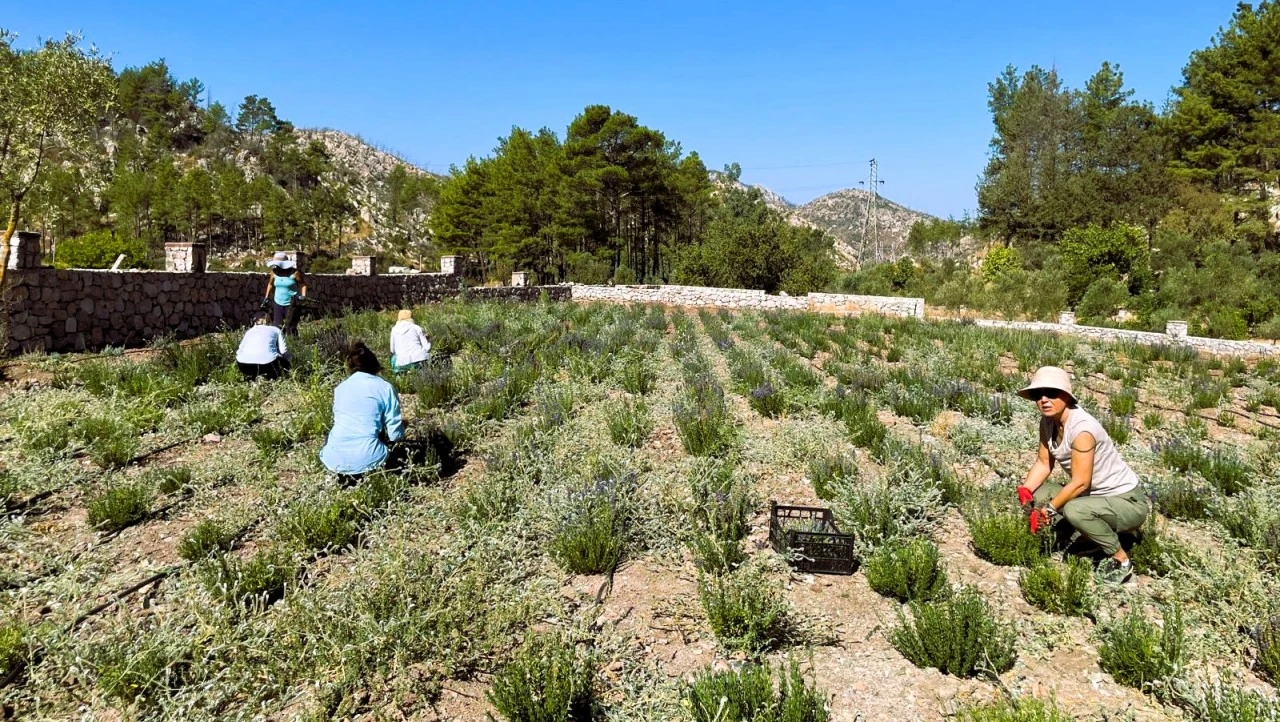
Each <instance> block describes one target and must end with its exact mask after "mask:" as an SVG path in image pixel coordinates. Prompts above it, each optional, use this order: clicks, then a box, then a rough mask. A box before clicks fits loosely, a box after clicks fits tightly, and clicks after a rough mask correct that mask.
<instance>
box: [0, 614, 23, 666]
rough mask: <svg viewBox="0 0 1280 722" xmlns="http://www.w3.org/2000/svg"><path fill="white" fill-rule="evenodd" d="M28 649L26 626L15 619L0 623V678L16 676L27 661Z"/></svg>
mask: <svg viewBox="0 0 1280 722" xmlns="http://www.w3.org/2000/svg"><path fill="white" fill-rule="evenodd" d="M28 651H29V649H28V643H27V630H26V627H24V626H23V625H22V624H21V623H19V622H17V621H16V620H15V621H9V622H5V623H4V624H2V625H0V679H8V678H10V677H13V676H16V675H17V670H18V668H19V667H22V666H24V665H26V663H27V654H28Z"/></svg>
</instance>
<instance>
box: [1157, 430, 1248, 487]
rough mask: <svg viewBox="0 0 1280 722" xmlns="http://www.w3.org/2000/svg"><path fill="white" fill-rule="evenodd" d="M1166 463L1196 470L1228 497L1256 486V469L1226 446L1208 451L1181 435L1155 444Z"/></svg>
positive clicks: (1176, 467)
mask: <svg viewBox="0 0 1280 722" xmlns="http://www.w3.org/2000/svg"><path fill="white" fill-rule="evenodd" d="M1152 450H1153V451H1155V452H1156V453H1157V454H1159V455H1160V460H1161V461H1163V462H1164V464H1165V466H1168V467H1169V468H1170V469H1173V470H1174V471H1178V472H1183V473H1186V472H1189V471H1194V472H1195V473H1197V474H1199V475H1200V476H1202V477H1204V479H1205V481H1208V482H1209V483H1210V484H1212V485H1213V486H1215V487H1217V489H1218V491H1221V492H1222V493H1223V494H1226V495H1227V496H1234V495H1236V494H1239V493H1240V492H1242V491H1244V490H1245V489H1248V488H1249V487H1251V486H1252V485H1253V482H1252V477H1253V475H1254V473H1255V471H1254V469H1253V468H1252V467H1251V466H1250V465H1249V464H1248V462H1246V461H1244V460H1243V459H1241V458H1240V457H1238V456H1236V455H1235V453H1234V452H1231V451H1228V450H1226V449H1217V450H1214V451H1205V450H1204V449H1202V448H1201V447H1200V445H1199V444H1197V443H1195V442H1193V441H1188V440H1186V439H1182V438H1177V437H1175V438H1171V439H1168V440H1165V441H1163V442H1160V443H1157V444H1153V445H1152Z"/></svg>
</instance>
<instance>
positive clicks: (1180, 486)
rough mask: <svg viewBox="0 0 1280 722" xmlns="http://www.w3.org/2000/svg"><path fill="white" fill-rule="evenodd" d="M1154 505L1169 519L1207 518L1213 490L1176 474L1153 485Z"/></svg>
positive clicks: (1191, 519)
mask: <svg viewBox="0 0 1280 722" xmlns="http://www.w3.org/2000/svg"><path fill="white" fill-rule="evenodd" d="M1153 487H1154V488H1153V489H1152V492H1153V494H1154V496H1155V507H1156V509H1158V510H1159V511H1160V513H1161V514H1164V515H1165V516H1167V517H1169V518H1171V519H1183V520H1186V521H1196V520H1198V519H1207V518H1208V517H1209V511H1210V509H1211V508H1212V502H1213V491H1212V490H1210V489H1205V488H1204V487H1203V486H1201V485H1199V484H1197V483H1196V482H1195V480H1194V479H1193V478H1192V477H1189V476H1185V475H1183V474H1176V475H1174V476H1171V477H1168V478H1165V479H1163V480H1162V481H1160V482H1159V483H1157V484H1155V485H1153Z"/></svg>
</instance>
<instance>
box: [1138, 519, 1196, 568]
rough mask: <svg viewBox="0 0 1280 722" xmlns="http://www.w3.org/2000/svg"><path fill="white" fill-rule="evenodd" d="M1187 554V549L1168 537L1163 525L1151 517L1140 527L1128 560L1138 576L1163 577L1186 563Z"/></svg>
mask: <svg viewBox="0 0 1280 722" xmlns="http://www.w3.org/2000/svg"><path fill="white" fill-rule="evenodd" d="M1189 554H1190V552H1189V551H1188V550H1187V548H1186V547H1185V546H1183V544H1182V543H1181V542H1179V541H1178V540H1177V539H1175V538H1174V537H1172V536H1170V535H1169V532H1168V529H1167V528H1166V527H1165V525H1164V524H1163V523H1162V522H1161V521H1160V520H1159V519H1158V518H1157V517H1155V516H1154V515H1153V516H1151V517H1150V518H1148V519H1147V523H1146V524H1143V525H1142V529H1141V530H1140V531H1139V533H1138V543H1137V544H1134V545H1133V548H1132V549H1130V550H1129V560H1130V561H1132V562H1133V568H1134V570H1135V571H1137V572H1138V573H1139V574H1147V575H1150V576H1156V577H1165V576H1168V575H1169V573H1170V572H1171V571H1173V569H1174V568H1176V567H1177V566H1180V565H1182V564H1184V563H1186V561H1187V559H1188V557H1189Z"/></svg>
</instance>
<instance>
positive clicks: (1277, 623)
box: [1251, 616, 1280, 684]
mask: <svg viewBox="0 0 1280 722" xmlns="http://www.w3.org/2000/svg"><path fill="white" fill-rule="evenodd" d="M1251 636H1252V637H1253V643H1254V644H1255V645H1257V648H1258V653H1257V657H1256V658H1255V660H1254V664H1253V666H1254V669H1255V670H1257V672H1258V674H1259V675H1261V676H1262V677H1265V678H1266V679H1268V680H1270V681H1271V683H1272V684H1275V683H1277V682H1280V617H1277V616H1270V617H1267V619H1266V620H1265V621H1263V622H1262V623H1261V624H1259V625H1257V626H1256V627H1254V628H1253V630H1252V633H1251Z"/></svg>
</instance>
